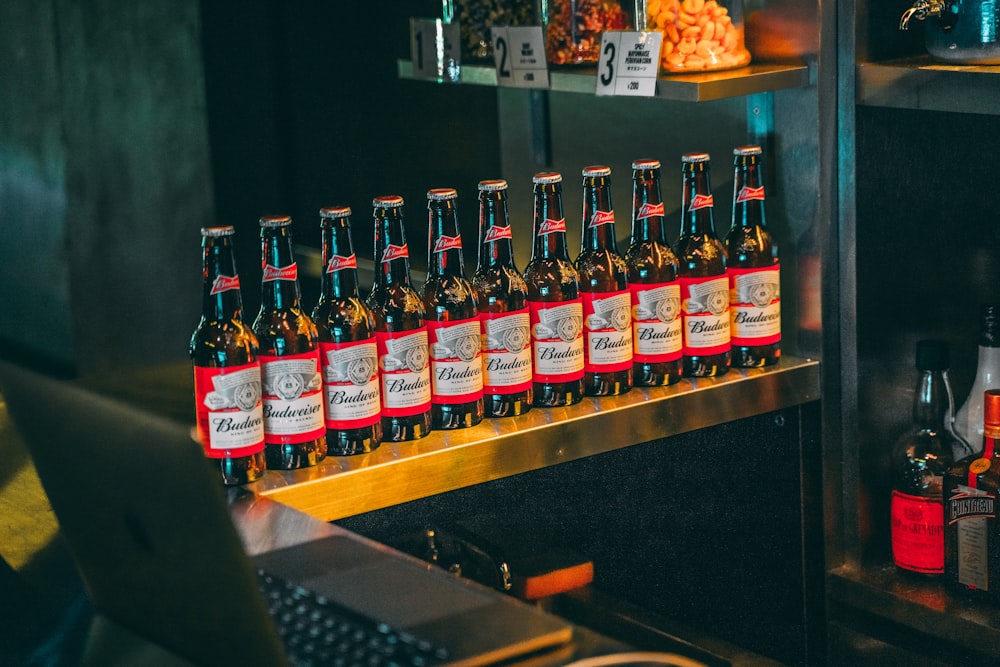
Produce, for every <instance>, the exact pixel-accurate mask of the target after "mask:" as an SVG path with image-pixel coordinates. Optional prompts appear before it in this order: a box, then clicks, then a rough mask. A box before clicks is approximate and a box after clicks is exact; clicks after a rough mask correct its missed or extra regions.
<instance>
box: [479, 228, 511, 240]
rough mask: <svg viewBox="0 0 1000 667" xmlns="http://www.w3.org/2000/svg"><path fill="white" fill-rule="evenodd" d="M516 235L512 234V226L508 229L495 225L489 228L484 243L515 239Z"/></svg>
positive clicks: (484, 236) (485, 233)
mask: <svg viewBox="0 0 1000 667" xmlns="http://www.w3.org/2000/svg"><path fill="white" fill-rule="evenodd" d="M513 238H514V235H513V234H511V232H510V225H508V226H506V227H499V226H497V225H494V226H492V227H489V228H488V229H487V230H486V231H485V232H484V235H483V243H493V242H494V241H501V240H503V239H513Z"/></svg>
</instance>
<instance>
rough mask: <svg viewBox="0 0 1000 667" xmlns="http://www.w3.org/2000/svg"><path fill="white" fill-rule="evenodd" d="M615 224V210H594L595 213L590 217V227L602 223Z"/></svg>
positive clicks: (598, 225)
mask: <svg viewBox="0 0 1000 667" xmlns="http://www.w3.org/2000/svg"><path fill="white" fill-rule="evenodd" d="M613 224H615V212H614V211H594V215H592V216H591V217H590V227H591V228H594V227H600V226H601V225H613Z"/></svg>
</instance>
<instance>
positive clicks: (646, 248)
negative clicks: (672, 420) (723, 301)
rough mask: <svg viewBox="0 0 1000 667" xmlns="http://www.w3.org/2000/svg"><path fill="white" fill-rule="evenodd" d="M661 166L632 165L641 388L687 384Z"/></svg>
mask: <svg viewBox="0 0 1000 667" xmlns="http://www.w3.org/2000/svg"><path fill="white" fill-rule="evenodd" d="M663 217H664V212H663V197H662V194H661V191H660V161H659V160H636V161H635V162H633V163H632V240H631V243H630V244H629V247H628V250H626V251H625V267H626V269H627V271H628V288H629V293H630V294H631V297H632V332H633V346H634V349H633V351H632V380H633V383H634V384H635V386H637V387H655V386H661V385H669V384H674V383H675V382H678V381H679V380H680V379H681V349H682V345H681V343H682V340H683V337H684V335H683V332H682V328H681V286H680V283H679V282H678V280H677V256H676V255H674V251H673V250H671V249H670V244H669V243H668V242H667V239H666V234H665V231H664V227H663V225H664V220H663Z"/></svg>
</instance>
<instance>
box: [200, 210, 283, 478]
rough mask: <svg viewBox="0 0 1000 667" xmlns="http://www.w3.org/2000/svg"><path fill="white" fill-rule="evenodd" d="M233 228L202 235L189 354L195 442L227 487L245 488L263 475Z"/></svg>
mask: <svg viewBox="0 0 1000 667" xmlns="http://www.w3.org/2000/svg"><path fill="white" fill-rule="evenodd" d="M235 233H236V230H235V229H233V227H230V226H226V227H204V228H202V230H201V236H202V254H203V258H204V262H203V270H202V277H203V287H202V309H201V320H200V321H199V322H198V326H197V327H196V328H195V330H194V333H193V334H192V336H191V344H190V347H189V349H188V352H189V355H190V357H191V361H192V362H193V364H194V395H195V414H196V417H197V422H198V439H199V440H200V441H201V445H202V447H203V448H204V450H205V455H206V456H207V457H208V458H209V459H210V460H211V461H213V463H214V464H215V465H218V467H219V469H220V471H221V473H222V481H223V482H224V483H225V484H246V483H248V482H253V481H255V480H258V479H260V478H261V477H262V476H263V475H264V471H265V470H267V463H266V459H265V455H264V414H263V403H262V401H261V381H260V378H261V374H260V362H259V361H258V360H257V349H258V346H257V336H255V335H254V333H253V330H252V329H251V328H250V327H249V326H247V325H246V323H245V322H244V321H243V297H242V295H241V294H240V276H239V273H237V271H236V260H235V258H234V255H233V235H234V234H235Z"/></svg>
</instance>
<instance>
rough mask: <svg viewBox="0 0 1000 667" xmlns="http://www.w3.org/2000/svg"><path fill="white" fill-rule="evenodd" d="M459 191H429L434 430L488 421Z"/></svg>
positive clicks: (426, 291)
mask: <svg viewBox="0 0 1000 667" xmlns="http://www.w3.org/2000/svg"><path fill="white" fill-rule="evenodd" d="M457 203H458V192H456V191H455V189H454V188H434V189H432V190H429V191H428V192H427V221H428V246H427V280H426V281H425V282H424V287H423V300H424V309H425V311H426V313H427V339H428V351H429V353H430V372H431V428H433V429H454V428H466V427H469V426H475V425H476V424H478V423H479V422H481V421H482V420H483V356H482V342H481V339H480V336H479V310H478V309H477V307H476V294H475V290H473V288H472V283H470V282H469V281H468V280H467V279H466V278H465V261H464V259H463V255H462V235H461V233H460V232H459V229H458V212H457V206H456V205H457Z"/></svg>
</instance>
